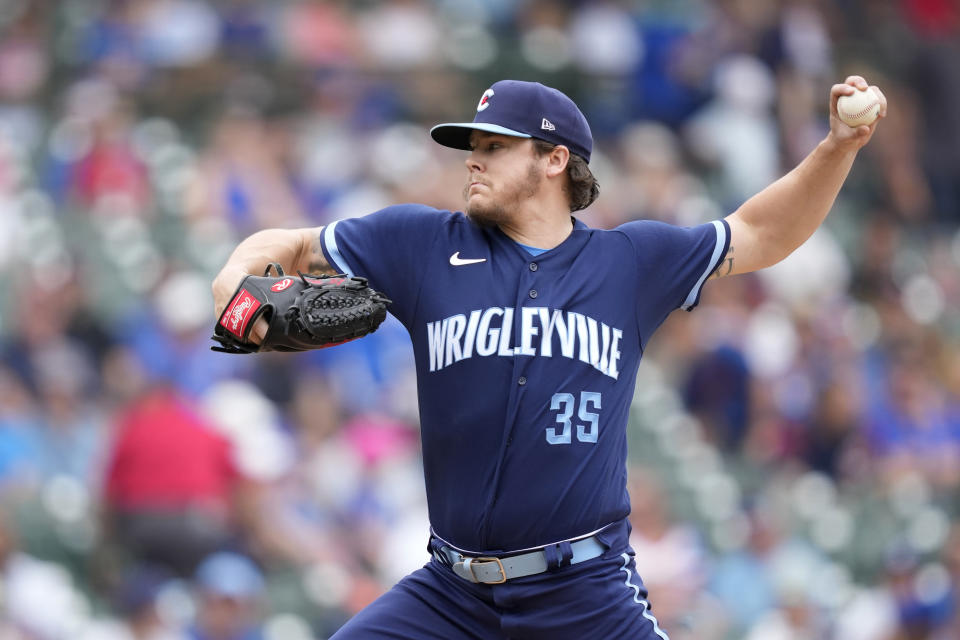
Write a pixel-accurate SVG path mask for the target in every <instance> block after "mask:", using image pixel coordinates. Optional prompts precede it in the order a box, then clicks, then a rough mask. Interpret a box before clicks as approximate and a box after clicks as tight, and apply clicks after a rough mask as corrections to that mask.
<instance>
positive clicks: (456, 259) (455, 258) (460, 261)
mask: <svg viewBox="0 0 960 640" xmlns="http://www.w3.org/2000/svg"><path fill="white" fill-rule="evenodd" d="M486 261H487V259H486V258H461V257H460V252H459V251H457V252H456V253H455V254H453V255H452V256H450V264H452V265H453V266H455V267H459V266H461V265H465V264H477V263H478V262H486Z"/></svg>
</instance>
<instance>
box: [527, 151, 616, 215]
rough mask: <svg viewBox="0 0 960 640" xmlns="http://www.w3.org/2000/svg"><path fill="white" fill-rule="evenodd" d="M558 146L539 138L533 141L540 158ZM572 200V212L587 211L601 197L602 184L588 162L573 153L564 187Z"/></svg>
mask: <svg viewBox="0 0 960 640" xmlns="http://www.w3.org/2000/svg"><path fill="white" fill-rule="evenodd" d="M556 146H557V145H555V144H553V143H552V142H547V141H546V140H540V139H538V138H534V139H533V148H534V150H535V151H536V153H537V155H538V156H545V155H547V154H548V153H550V152H551V151H553V150H554V148H556ZM564 190H565V191H566V192H567V196H568V197H569V200H570V212H571V213H572V212H574V211H580V210H581V209H586V208H587V207H589V206H590V205H591V204H593V201H594V200H596V199H597V196H599V195H600V183H598V182H597V179H596V178H595V177H593V172H592V171H590V167H589V165H587V161H586V160H584V159H583V158H581V157H580V156H578V155H577V154H575V153H573V152H571V153H570V160H569V161H567V184H566V185H565V186H564Z"/></svg>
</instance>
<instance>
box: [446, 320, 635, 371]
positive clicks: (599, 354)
mask: <svg viewBox="0 0 960 640" xmlns="http://www.w3.org/2000/svg"><path fill="white" fill-rule="evenodd" d="M514 314H515V310H514V308H513V307H490V308H488V309H476V310H474V311H471V312H470V313H469V315H467V314H463V313H460V314H457V315H453V316H450V317H449V318H444V319H443V320H437V321H436V322H428V323H427V344H428V349H429V357H430V371H439V370H441V369H443V368H444V367H449V366H450V365H451V364H453V363H455V362H460V361H461V360H465V359H467V358H473V357H478V356H479V357H489V356H506V357H511V358H512V357H514V356H517V355H522V356H541V357H545V358H550V357H554V356H561V357H564V358H569V359H571V360H580V361H581V362H584V363H586V364H588V365H590V366H592V367H594V368H595V369H597V370H598V371H600V372H601V373H602V374H604V375H606V376H610V377H611V378H613V379H614V380H616V379H617V378H618V377H619V375H620V371H619V369H618V365H619V362H620V355H621V354H620V342H621V340H622V339H623V331H622V330H621V329H617V328H615V327H611V326H609V325H607V324H605V323H603V322H600V321H599V320H596V319H594V318H591V317H590V316H587V315H584V314H582V313H576V312H573V311H561V310H560V309H549V308H547V307H521V308H520V332H519V335H518V336H517V337H516V338H514V336H513V329H514V326H513V325H514ZM555 338H556V343H555Z"/></svg>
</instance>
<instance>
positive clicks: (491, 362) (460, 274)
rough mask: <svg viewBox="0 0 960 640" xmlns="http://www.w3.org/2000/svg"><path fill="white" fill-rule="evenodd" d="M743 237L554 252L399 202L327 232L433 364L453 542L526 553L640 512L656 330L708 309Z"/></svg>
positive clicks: (641, 239)
mask: <svg viewBox="0 0 960 640" xmlns="http://www.w3.org/2000/svg"><path fill="white" fill-rule="evenodd" d="M729 235H730V234H729V228H728V227H727V224H726V222H724V221H722V220H718V221H715V222H712V223H708V224H703V225H700V226H697V227H692V228H681V227H676V226H672V225H668V224H664V223H660V222H653V221H636V222H629V223H626V224H624V225H621V226H620V227H617V228H616V229H613V230H600V229H591V228H589V227H587V226H586V225H585V224H583V223H582V222H580V221H579V220H575V222H574V229H573V232H572V233H571V234H570V236H569V237H568V238H567V239H566V240H564V242H563V243H562V244H560V245H559V246H557V247H555V248H554V249H551V250H549V251H547V252H545V253H543V254H541V255H539V256H537V257H531V255H530V254H529V253H528V252H527V251H526V250H524V249H523V248H522V247H521V246H519V245H518V244H517V243H516V242H514V241H513V240H511V239H510V238H509V237H507V236H506V235H505V234H503V233H502V232H501V231H500V230H499V229H496V228H481V227H479V226H478V225H476V224H474V223H472V222H471V221H470V220H469V219H468V218H467V217H466V216H465V215H464V214H462V213H459V212H458V213H451V212H449V211H438V210H436V209H432V208H430V207H426V206H423V205H399V206H393V207H388V208H386V209H383V210H382V211H378V212H377V213H374V214H371V215H368V216H365V217H361V218H352V219H348V220H341V221H339V222H336V223H333V224H330V225H328V226H327V227H326V228H325V229H324V232H323V245H324V253H325V255H326V258H327V260H328V261H329V262H330V264H331V265H332V266H333V267H334V268H335V269H338V270H340V271H342V272H344V273H348V274H354V275H362V276H365V277H367V278H369V280H370V284H371V286H372V287H374V288H375V289H377V290H380V291H382V292H383V293H384V294H386V295H387V296H388V297H389V298H390V299H392V300H393V304H392V305H391V312H392V313H393V314H394V315H395V316H396V317H397V318H398V319H399V320H400V321H401V322H402V323H403V324H404V326H406V328H407V330H408V331H409V333H410V337H411V339H412V341H413V350H414V355H415V359H416V366H417V379H418V394H419V404H420V420H421V437H422V441H423V458H424V473H425V476H426V489H427V502H428V505H429V511H430V522H431V525H432V527H433V529H434V532H435V533H436V535H437V536H439V537H441V538H443V539H445V540H447V541H448V542H450V543H451V544H453V545H455V546H457V547H459V548H461V549H465V550H471V551H483V552H495V551H510V550H519V549H525V548H528V547H534V546H539V545H544V544H548V543H551V542H555V541H559V540H563V539H567V538H571V537H575V536H579V535H582V534H587V533H590V532H593V531H595V530H597V529H599V528H601V527H603V526H605V525H607V524H609V523H611V522H615V521H617V520H619V519H622V518H623V517H625V516H626V515H627V513H628V512H629V500H628V496H627V492H626V458H627V436H626V425H627V418H628V414H629V408H630V403H631V400H632V398H633V392H634V384H635V380H636V372H637V367H638V364H639V362H640V357H641V355H642V353H643V349H644V347H645V346H646V344H647V342H648V341H649V339H650V337H651V335H653V332H654V331H655V330H656V328H657V327H658V326H659V325H660V324H661V323H662V322H663V320H664V319H665V318H666V317H667V315H668V314H669V313H670V312H671V311H673V310H674V309H677V308H686V309H690V308H692V307H694V306H695V305H696V304H697V302H698V300H699V296H700V289H701V287H702V285H703V283H704V281H705V280H706V278H707V277H708V276H709V274H710V273H711V272H712V271H713V270H714V269H715V268H716V267H717V265H719V264H720V262H721V261H722V260H723V259H724V256H725V254H726V251H727V247H728V244H729Z"/></svg>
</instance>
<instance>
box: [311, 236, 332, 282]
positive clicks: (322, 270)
mask: <svg viewBox="0 0 960 640" xmlns="http://www.w3.org/2000/svg"><path fill="white" fill-rule="evenodd" d="M309 258H310V262H309V263H307V273H309V274H311V275H315V276H316V275H324V274H333V273H335V271H334V269H333V267H331V266H330V263H329V262H327V259H326V258H325V257H324V256H323V233H322V232H321V233H318V234H317V235H316V237H315V238H314V239H313V242H312V243H310V256H309Z"/></svg>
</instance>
